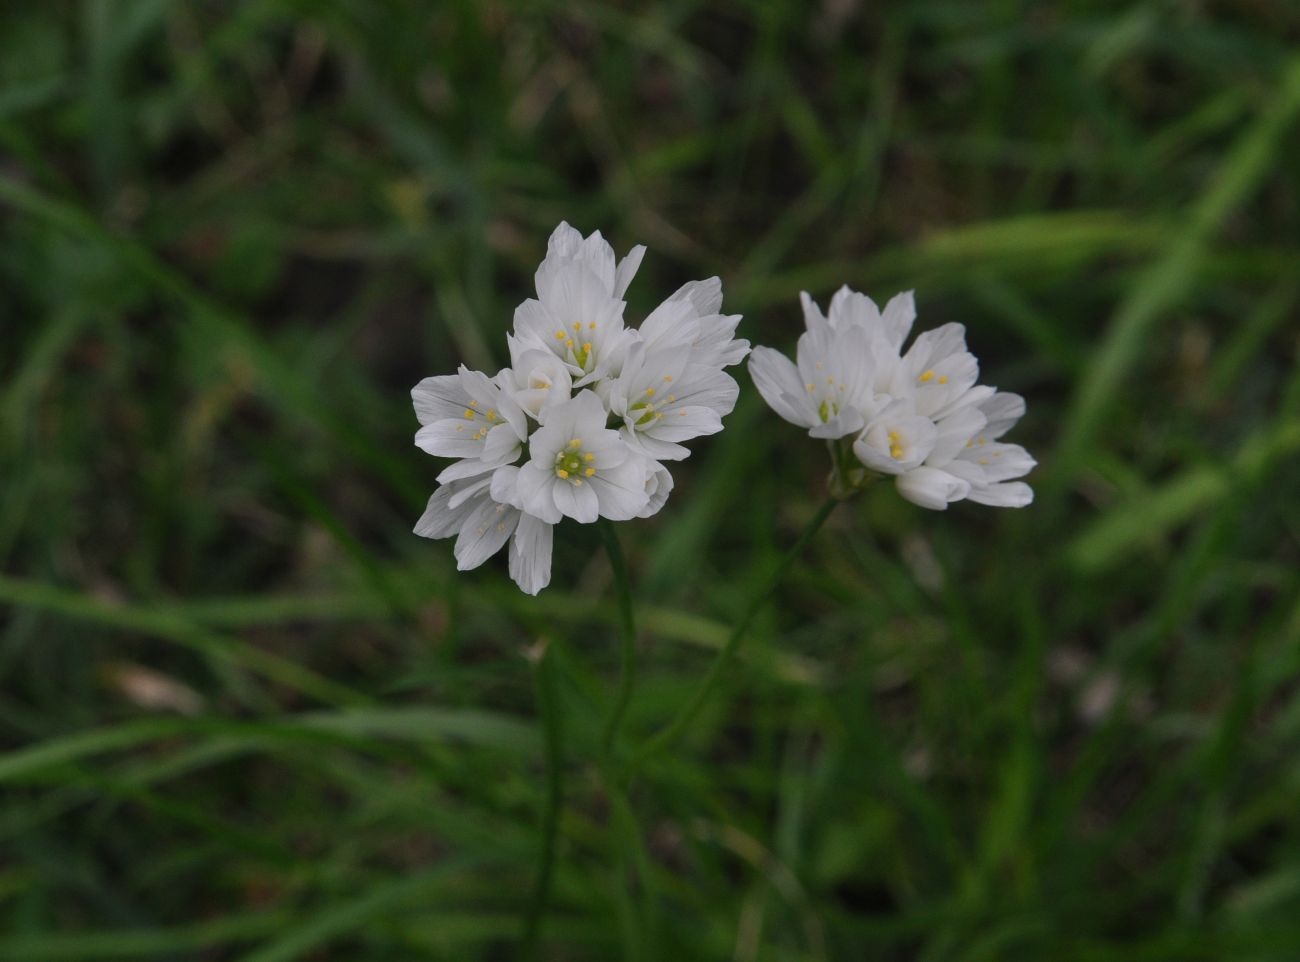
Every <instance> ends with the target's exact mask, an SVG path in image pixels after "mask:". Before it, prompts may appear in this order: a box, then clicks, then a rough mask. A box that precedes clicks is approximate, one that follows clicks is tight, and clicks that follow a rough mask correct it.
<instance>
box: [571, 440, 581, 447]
mask: <svg viewBox="0 0 1300 962" xmlns="http://www.w3.org/2000/svg"><path fill="white" fill-rule="evenodd" d="M569 447H571V448H580V447H582V438H574V439H573V440H572V441H570V442H569Z"/></svg>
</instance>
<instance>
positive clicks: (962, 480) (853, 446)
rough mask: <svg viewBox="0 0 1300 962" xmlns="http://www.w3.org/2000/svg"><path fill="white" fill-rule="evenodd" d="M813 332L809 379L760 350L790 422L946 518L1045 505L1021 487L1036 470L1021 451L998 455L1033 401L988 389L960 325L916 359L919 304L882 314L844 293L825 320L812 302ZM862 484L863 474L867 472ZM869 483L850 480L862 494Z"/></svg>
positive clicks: (763, 370)
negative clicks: (964, 511) (955, 511)
mask: <svg viewBox="0 0 1300 962" xmlns="http://www.w3.org/2000/svg"><path fill="white" fill-rule="evenodd" d="M801 300H802V304H803V313H804V323H805V325H806V327H807V329H808V330H807V332H806V333H805V334H803V335H802V336H801V337H800V339H799V344H798V349H797V350H798V354H797V357H798V367H797V368H796V366H795V365H794V364H792V363H791V362H790V361H789V359H787V358H786V357H784V356H783V355H781V354H779V353H778V352H776V351H774V350H772V349H770V348H763V347H759V348H755V349H754V352H753V354H752V356H751V358H750V363H749V369H750V374H751V375H752V376H753V378H754V383H755V385H757V387H758V389H759V391H760V392H761V393H762V395H763V397H764V399H765V400H766V401H767V403H768V404H769V405H770V406H771V407H772V409H773V410H774V411H776V412H777V413H778V414H779V415H780V416H781V417H783V418H784V419H785V420H787V421H790V422H791V423H793V424H797V425H799V426H800V427H806V428H808V429H809V434H811V435H812V436H814V437H821V438H828V439H831V440H832V442H833V443H837V444H838V445H840V446H841V447H842V448H847V450H848V451H850V452H851V453H852V457H853V458H854V459H855V460H856V461H857V462H858V463H859V464H861V465H862V466H863V467H865V468H866V469H868V470H869V471H872V472H875V473H876V474H881V475H892V476H893V477H894V483H895V486H896V487H897V489H898V491H899V493H900V494H901V495H902V496H903V497H905V498H907V499H908V500H909V501H912V502H914V503H916V504H918V505H921V506H922V507H926V508H932V509H936V510H942V509H944V508H946V507H947V506H948V504H950V503H951V502H953V501H960V500H962V499H966V498H969V499H970V500H972V501H977V502H979V503H981V504H988V505H994V506H998V507H1021V506H1023V505H1026V504H1029V503H1030V502H1031V501H1032V500H1033V492H1032V490H1031V489H1030V488H1029V486H1028V485H1027V484H1024V483H1023V482H1019V481H1014V480H1013V479H1015V478H1018V477H1021V476H1022V475H1024V474H1026V473H1028V472H1029V471H1030V470H1031V469H1032V468H1033V467H1034V463H1035V462H1034V460H1033V458H1032V457H1030V456H1029V454H1028V452H1026V451H1025V449H1024V448H1022V447H1020V446H1019V445H1014V444H994V443H991V442H994V441H996V439H997V438H999V437H1001V436H1002V434H1003V433H1005V432H1006V431H1007V430H1008V429H1009V428H1010V427H1011V426H1012V425H1013V424H1014V423H1015V422H1016V421H1017V420H1018V419H1019V418H1020V416H1021V415H1022V414H1023V413H1024V409H1025V403H1024V399H1023V398H1020V397H1019V396H1017V395H1014V394H1007V393H999V392H997V391H996V390H995V389H994V388H991V387H987V386H984V385H979V384H977V383H976V381H977V380H978V379H979V363H978V362H977V361H976V359H975V357H974V355H972V354H971V353H970V352H969V351H968V350H967V349H966V332H965V328H964V327H962V325H960V324H945V325H943V326H942V327H939V328H936V329H935V330H932V331H926V332H924V333H922V334H921V335H919V336H918V337H917V338H916V340H915V341H914V342H913V343H912V346H911V347H910V348H909V349H908V350H907V351H906V352H905V353H904V352H903V349H902V348H903V342H904V341H905V340H906V339H907V335H908V333H909V332H910V330H911V327H912V323H913V321H914V320H915V317H916V308H915V304H914V301H913V298H912V294H911V292H910V291H909V292H906V293H904V294H899V295H897V296H895V297H894V298H893V299H891V300H890V302H889V303H888V304H887V305H886V306H885V310H884V311H880V310H879V309H878V308H877V307H876V304H875V303H874V302H873V301H872V300H871V299H870V298H869V297H866V296H865V295H863V294H859V293H856V292H854V291H851V290H849V289H848V288H847V287H842V288H841V289H840V290H839V291H837V292H836V294H835V296H834V297H833V298H832V299H831V305H830V310H829V311H828V312H827V313H826V314H823V313H822V312H821V309H820V308H819V307H818V306H817V304H816V303H815V302H814V301H813V300H812V298H811V297H809V296H808V295H807V294H803V295H802V296H801ZM859 473H860V472H859ZM857 483H860V479H850V480H847V481H845V480H843V479H841V486H844V485H847V486H849V487H852V486H853V485H854V484H857Z"/></svg>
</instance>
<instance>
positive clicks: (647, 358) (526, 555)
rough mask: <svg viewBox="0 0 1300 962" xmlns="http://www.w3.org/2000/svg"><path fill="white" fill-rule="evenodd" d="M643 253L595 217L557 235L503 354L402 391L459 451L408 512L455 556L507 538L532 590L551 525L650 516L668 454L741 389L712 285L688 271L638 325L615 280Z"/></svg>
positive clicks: (710, 429)
mask: <svg viewBox="0 0 1300 962" xmlns="http://www.w3.org/2000/svg"><path fill="white" fill-rule="evenodd" d="M644 253H645V248H644V247H639V246H638V247H634V248H633V249H632V250H631V252H630V253H629V254H628V255H627V256H626V257H624V258H623V259H622V260H621V261H617V262H616V260H615V256H614V251H613V248H611V247H610V245H609V244H608V243H607V242H606V241H605V239H604V238H603V237H601V235H600V233H599V232H596V233H593V234H592V235H591V236H590V237H587V238H584V237H583V236H582V235H581V234H580V233H579V232H578V231H576V230H574V229H573V228H572V227H570V226H569V225H568V224H564V223H562V224H560V226H559V227H557V228H556V229H555V232H554V233H553V234H552V235H551V238H550V242H549V244H548V246H547V252H546V259H545V260H543V261H542V264H541V266H540V267H538V269H537V274H536V287H537V297H536V298H529V299H528V300H526V301H524V302H523V303H522V304H520V305H519V307H518V308H516V310H515V316H514V325H513V330H512V331H511V332H510V333H509V334H507V335H506V343H507V345H508V347H509V351H510V366H509V367H507V368H504V369H503V370H501V371H498V372H497V373H496V374H495V375H492V376H490V377H489V376H488V375H487V374H484V373H482V372H480V371H471V370H469V369H468V368H465V367H461V368H460V370H459V372H458V373H456V374H450V375H443V376H439V377H428V378H425V379H424V380H423V381H421V382H420V383H419V384H417V385H416V386H415V388H414V389H412V391H411V398H412V401H413V402H414V404H415V413H416V416H417V417H418V418H419V421H420V425H421V427H420V430H419V432H418V433H417V434H416V436H415V443H416V445H418V446H419V447H420V448H421V449H423V450H424V451H426V452H428V453H429V454H432V455H436V456H439V457H447V458H454V459H455V460H454V461H453V462H452V463H451V464H450V465H449V466H448V467H447V468H445V469H444V470H443V471H442V473H441V474H439V475H438V482H439V487H438V488H437V490H435V491H434V493H433V496H432V497H430V498H429V504H428V507H427V508H426V509H425V512H424V514H423V516H421V518H420V520H419V522H418V523H417V524H416V526H415V532H416V534H419V535H423V536H425V537H428V538H447V537H451V536H453V535H454V536H455V537H456V546H455V555H456V563H457V567H458V568H460V569H461V570H462V571H463V570H466V569H469V568H475V567H477V566H478V565H481V564H482V563H483V562H484V561H486V560H487V559H488V558H490V557H491V556H492V555H494V554H495V553H496V552H497V551H499V550H500V549H501V548H502V547H503V546H505V545H506V544H507V543H509V546H510V548H509V553H510V576H511V577H512V578H513V579H514V580H515V583H516V584H518V585H519V587H520V588H522V589H523V590H524V591H525V592H527V593H528V594H537V592H539V591H541V589H542V588H544V587H546V585H547V584H548V583H549V581H550V577H551V546H552V541H553V532H554V527H555V525H556V524H559V523H560V521H561V520H562V519H564V518H570V519H572V520H573V521H577V522H580V523H583V524H586V523H590V522H593V521H595V520H596V519H597V518H601V517H603V518H608V519H610V520H612V521H625V520H628V519H630V518H638V517H641V518H645V517H649V516H650V515H653V514H655V513H656V512H658V511H659V509H660V508H662V507H663V506H664V502H665V501H667V499H668V495H669V493H670V492H671V491H672V488H673V478H672V474H671V473H670V472H669V470H668V467H667V465H666V464H665V462H672V461H677V460H681V459H682V458H685V457H687V456H688V455H689V454H690V451H689V450H688V449H687V448H686V447H684V446H683V445H682V442H684V441H689V440H691V439H692V438H697V437H699V436H701V435H705V434H713V433H715V432H717V431H720V430H722V418H723V416H724V415H726V414H729V413H731V410H732V408H734V407H735V404H736V397H737V394H738V388H737V385H736V382H735V380H734V379H732V377H731V376H730V375H728V374H727V373H726V372H725V369H726V368H728V367H731V366H733V365H735V364H739V363H740V362H741V361H742V360H743V359H744V358H745V355H746V354H747V353H748V352H749V343H748V342H747V341H742V340H736V339H735V338H734V334H735V331H736V325H737V324H738V323H739V322H740V315H738V314H736V315H724V314H722V313H721V308H722V284H721V282H720V281H719V280H718V279H717V278H716V277H715V278H711V279H710V280H705V281H692V282H691V283H689V284H686V285H684V286H683V287H682V288H681V289H680V290H678V291H677V292H676V293H675V294H673V295H672V296H671V297H669V298H668V299H667V300H665V301H664V302H663V303H662V304H660V305H659V306H658V307H657V308H655V309H654V310H653V311H652V312H651V313H650V315H649V316H648V317H646V318H645V320H644V321H643V322H642V323H641V326H640V327H639V328H634V327H630V326H628V325H627V324H626V323H625V321H624V316H623V314H624V308H625V306H626V304H625V302H624V300H623V295H624V292H625V291H626V290H627V287H628V284H629V283H631V281H632V278H633V276H634V275H635V274H636V270H637V267H638V266H639V265H640V263H641V258H642V256H643V255H644Z"/></svg>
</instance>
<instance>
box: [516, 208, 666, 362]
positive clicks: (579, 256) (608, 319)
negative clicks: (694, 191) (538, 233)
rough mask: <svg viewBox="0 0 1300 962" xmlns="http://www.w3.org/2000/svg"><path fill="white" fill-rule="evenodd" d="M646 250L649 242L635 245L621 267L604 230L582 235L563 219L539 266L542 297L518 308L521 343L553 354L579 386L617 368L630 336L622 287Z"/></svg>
mask: <svg viewBox="0 0 1300 962" xmlns="http://www.w3.org/2000/svg"><path fill="white" fill-rule="evenodd" d="M644 253H645V248H644V247H637V248H634V249H633V250H632V252H631V253H630V254H628V256H627V257H625V258H624V259H623V261H622V262H621V263H619V264H618V265H617V267H616V266H615V264H614V249H613V248H612V247H610V246H609V244H608V243H606V241H605V239H604V238H603V237H601V236H600V232H599V231H597V232H596V233H594V234H592V235H591V236H590V237H588V238H587V239H586V240H583V239H582V235H581V234H579V233H578V232H577V231H576V230H574V229H573V228H572V227H570V226H569V225H568V224H560V226H559V227H557V228H556V229H555V232H554V233H553V234H552V235H551V240H550V243H549V245H548V248H547V253H546V259H545V260H544V261H542V265H541V266H540V267H539V268H538V269H537V276H536V278H535V280H536V285H537V298H536V299H531V298H530V299H529V300H526V301H524V302H523V303H522V304H520V305H519V307H518V308H516V309H515V320H514V328H515V329H514V337H515V339H516V341H517V342H518V345H519V347H520V348H521V349H523V350H528V349H538V350H543V351H548V352H550V353H552V354H554V355H555V356H556V357H557V358H559V359H560V360H561V361H563V362H564V364H565V366H566V367H567V369H568V371H569V374H570V375H571V377H572V378H573V386H574V387H584V386H586V385H588V384H591V383H593V382H595V381H598V380H599V379H601V378H603V377H606V376H608V375H610V374H611V373H613V374H617V373H618V369H619V367H620V365H621V363H622V359H623V355H624V353H625V352H626V350H627V346H628V343H629V341H630V333H629V331H628V330H627V328H625V327H624V325H623V308H624V306H625V305H624V302H623V300H622V297H623V292H624V291H626V290H627V285H628V283H629V282H630V281H631V280H632V276H633V275H634V274H635V273H636V269H637V266H638V265H639V264H640V263H641V256H642V255H643V254H644ZM512 347H513V345H512ZM512 353H513V351H512Z"/></svg>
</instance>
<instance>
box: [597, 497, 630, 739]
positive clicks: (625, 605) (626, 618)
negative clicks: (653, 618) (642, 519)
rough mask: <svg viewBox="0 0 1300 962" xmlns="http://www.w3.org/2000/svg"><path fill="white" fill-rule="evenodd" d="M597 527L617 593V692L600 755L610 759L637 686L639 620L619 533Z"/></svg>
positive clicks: (603, 525)
mask: <svg viewBox="0 0 1300 962" xmlns="http://www.w3.org/2000/svg"><path fill="white" fill-rule="evenodd" d="M597 527H599V528H600V535H601V537H602V538H603V539H604V541H605V553H606V554H608V555H609V566H610V568H611V569H613V572H614V585H615V589H616V590H617V592H618V628H619V631H618V638H619V658H620V664H619V674H618V688H617V689H615V692H614V701H613V703H612V704H611V705H610V710H609V717H608V718H607V719H606V720H605V730H604V734H603V735H602V736H601V754H602V755H604V756H606V757H608V756H609V754H610V752H611V751H612V750H613V748H614V744H615V742H616V740H617V738H618V731H619V728H620V727H622V724H623V716H624V715H626V714H627V706H628V704H629V703H630V702H631V700H632V687H633V685H635V684H636V616H635V615H634V613H633V608H632V584H631V580H630V579H629V578H628V574H627V561H626V559H625V558H624V557H623V548H622V546H621V545H620V544H619V542H618V532H616V531H615V530H614V525H613V524H612V523H610V522H609V521H608V520H606V519H604V518H602V519H601V520H600V523H599V524H598V525H597Z"/></svg>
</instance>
